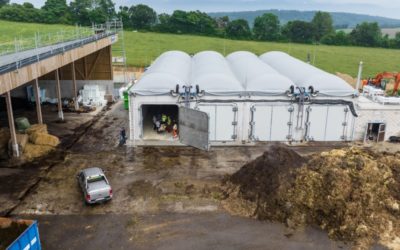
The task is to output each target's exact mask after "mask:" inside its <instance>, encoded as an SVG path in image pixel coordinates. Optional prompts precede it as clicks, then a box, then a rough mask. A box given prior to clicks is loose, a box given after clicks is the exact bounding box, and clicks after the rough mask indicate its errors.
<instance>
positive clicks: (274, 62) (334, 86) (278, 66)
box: [260, 51, 355, 97]
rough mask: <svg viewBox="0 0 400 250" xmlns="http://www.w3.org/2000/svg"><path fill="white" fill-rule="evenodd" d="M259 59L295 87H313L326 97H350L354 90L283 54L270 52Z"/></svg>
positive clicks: (321, 71)
mask: <svg viewBox="0 0 400 250" xmlns="http://www.w3.org/2000/svg"><path fill="white" fill-rule="evenodd" d="M260 59H261V60H262V61H264V62H265V63H267V64H268V65H269V66H271V67H272V68H274V69H275V70H277V71H278V72H279V73H280V74H282V75H284V76H286V77H288V78H289V79H291V80H292V81H293V82H294V83H295V84H296V86H299V87H305V88H306V89H307V88H308V87H309V86H313V87H314V90H316V91H319V93H320V94H322V95H326V96H337V97H344V96H351V95H354V93H355V90H354V89H353V88H352V87H351V86H350V85H349V84H348V83H347V82H345V81H344V80H343V79H341V78H339V77H337V76H335V75H332V74H329V73H327V72H325V71H323V70H321V69H318V68H316V67H314V66H312V65H310V64H308V63H305V62H303V61H301V60H299V59H296V58H294V57H292V56H290V55H288V54H286V53H284V52H280V51H271V52H267V53H265V54H263V55H261V56H260Z"/></svg>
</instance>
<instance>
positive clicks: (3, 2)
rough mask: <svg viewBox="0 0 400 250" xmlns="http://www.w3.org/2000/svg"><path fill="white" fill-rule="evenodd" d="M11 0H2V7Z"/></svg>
mask: <svg viewBox="0 0 400 250" xmlns="http://www.w3.org/2000/svg"><path fill="white" fill-rule="evenodd" d="M9 2H10V0H0V8H1V7H3V6H4V5H6V4H8V3H9Z"/></svg>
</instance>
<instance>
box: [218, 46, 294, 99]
mask: <svg viewBox="0 0 400 250" xmlns="http://www.w3.org/2000/svg"><path fill="white" fill-rule="evenodd" d="M226 58H227V61H228V62H229V64H230V66H231V68H232V70H233V71H234V73H235V75H236V77H237V78H238V79H239V81H240V82H241V84H242V85H243V87H244V89H245V91H246V92H247V93H251V94H254V95H280V94H284V93H285V92H286V91H287V90H289V88H290V86H291V85H294V84H293V82H292V81H291V80H290V79H289V78H287V77H284V76H282V75H281V74H279V73H278V72H277V71H276V70H274V69H273V68H272V67H270V66H268V65H267V64H265V63H264V62H262V61H261V60H260V59H259V58H258V57H257V56H256V55H255V54H253V53H251V52H247V51H238V52H234V53H231V54H230V55H228V56H227V57H226Z"/></svg>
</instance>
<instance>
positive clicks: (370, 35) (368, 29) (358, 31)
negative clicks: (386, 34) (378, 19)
mask: <svg viewBox="0 0 400 250" xmlns="http://www.w3.org/2000/svg"><path fill="white" fill-rule="evenodd" d="M381 38H382V32H381V29H380V28H379V26H378V23H367V22H363V23H361V24H357V26H356V27H355V28H354V29H353V31H352V32H351V33H350V39H351V41H352V43H353V44H354V45H358V46H366V47H377V46H379V43H380V40H381Z"/></svg>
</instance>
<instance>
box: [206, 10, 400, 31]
mask: <svg viewBox="0 0 400 250" xmlns="http://www.w3.org/2000/svg"><path fill="white" fill-rule="evenodd" d="M315 12H316V11H299V10H275V9H272V10H255V11H237V12H215V13H208V14H209V15H210V16H212V17H221V16H228V17H229V19H231V20H234V19H239V18H242V19H246V20H247V21H248V22H249V24H250V25H252V24H253V22H254V19H255V18H256V17H257V16H261V15H263V14H264V13H273V14H275V15H276V16H278V17H279V20H280V21H281V23H282V24H285V23H287V22H288V21H293V20H302V21H307V22H309V21H311V20H312V18H313V17H314V15H315ZM331 15H332V19H333V23H334V25H335V26H337V27H346V26H347V27H348V28H354V27H355V26H356V25H357V24H359V23H362V22H377V23H378V24H379V26H380V27H382V28H393V27H400V20H399V19H393V18H387V17H380V16H370V15H363V14H353V13H344V12H331Z"/></svg>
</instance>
